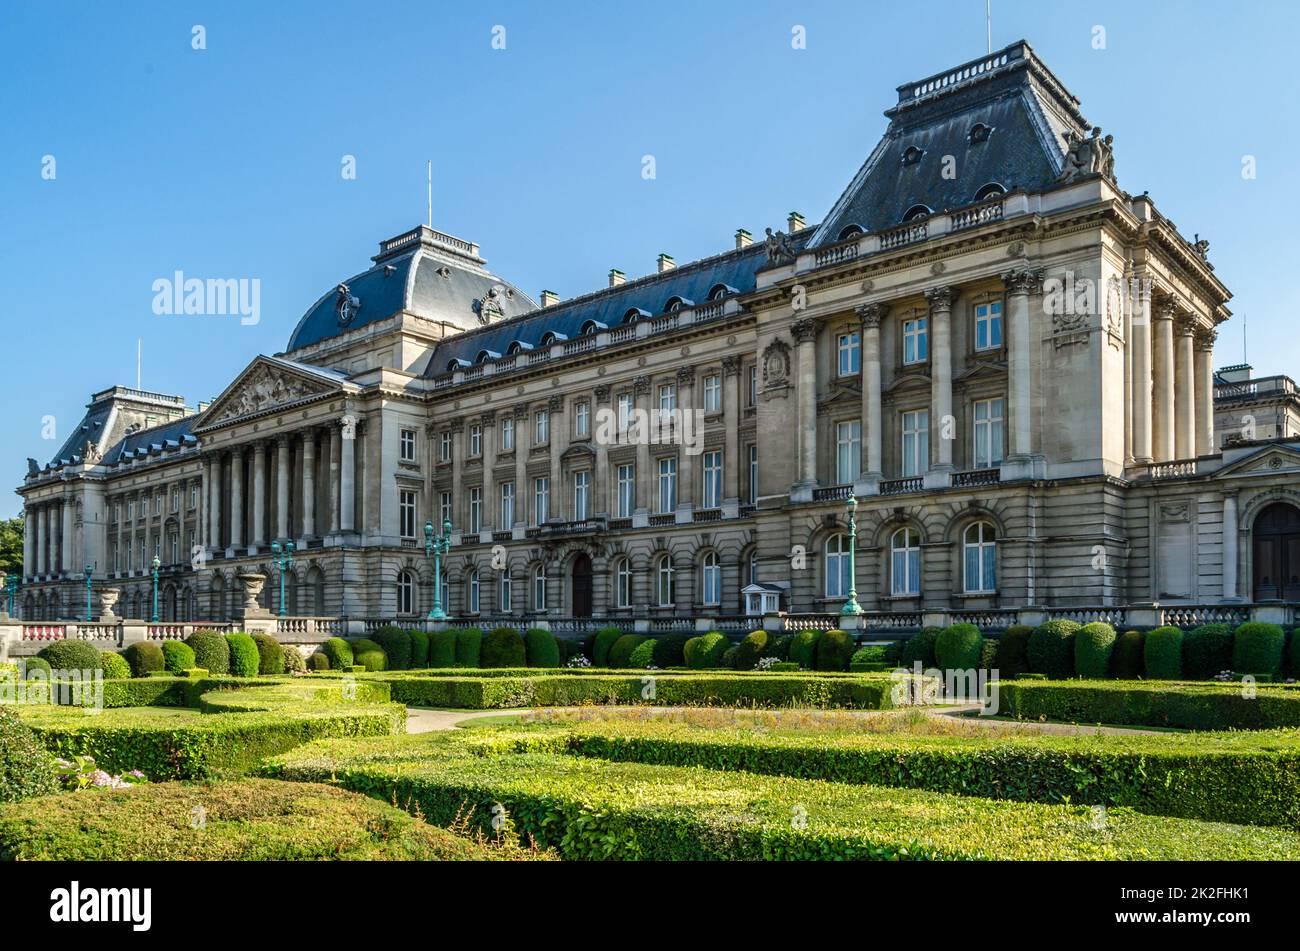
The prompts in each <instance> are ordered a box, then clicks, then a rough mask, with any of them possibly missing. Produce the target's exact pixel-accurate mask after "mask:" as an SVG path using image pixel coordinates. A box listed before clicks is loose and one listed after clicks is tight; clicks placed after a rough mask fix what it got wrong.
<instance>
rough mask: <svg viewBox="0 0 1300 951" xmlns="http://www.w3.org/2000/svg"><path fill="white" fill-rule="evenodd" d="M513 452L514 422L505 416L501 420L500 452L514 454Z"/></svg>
mask: <svg viewBox="0 0 1300 951" xmlns="http://www.w3.org/2000/svg"><path fill="white" fill-rule="evenodd" d="M514 450H515V421H514V419H513V418H512V417H509V416H506V417H504V418H503V419H502V420H501V451H502V452H514Z"/></svg>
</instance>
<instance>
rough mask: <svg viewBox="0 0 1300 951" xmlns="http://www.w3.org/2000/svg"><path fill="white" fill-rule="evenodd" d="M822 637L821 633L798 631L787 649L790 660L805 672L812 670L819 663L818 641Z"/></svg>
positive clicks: (791, 638)
mask: <svg viewBox="0 0 1300 951" xmlns="http://www.w3.org/2000/svg"><path fill="white" fill-rule="evenodd" d="M821 635H822V632H821V631H797V632H796V633H795V634H793V635H792V636H791V637H790V646H789V647H788V648H787V650H788V655H789V657H790V659H791V660H792V661H794V662H795V663H796V664H798V665H799V666H800V667H802V668H803V669H804V670H812V669H813V664H815V663H816V662H817V640H818V638H820V637H821Z"/></svg>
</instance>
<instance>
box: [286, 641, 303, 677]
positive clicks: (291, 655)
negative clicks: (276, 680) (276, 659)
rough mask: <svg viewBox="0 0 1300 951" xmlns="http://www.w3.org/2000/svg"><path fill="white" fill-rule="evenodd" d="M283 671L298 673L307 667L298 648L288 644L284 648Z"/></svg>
mask: <svg viewBox="0 0 1300 951" xmlns="http://www.w3.org/2000/svg"><path fill="white" fill-rule="evenodd" d="M283 653H284V672H285V673H286V674H300V673H302V672H303V671H304V670H306V669H307V664H306V662H304V661H303V659H302V652H301V651H299V650H298V648H296V647H294V646H292V645H290V646H289V647H286V648H284V651H283Z"/></svg>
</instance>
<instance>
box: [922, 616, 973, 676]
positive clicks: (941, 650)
mask: <svg viewBox="0 0 1300 951" xmlns="http://www.w3.org/2000/svg"><path fill="white" fill-rule="evenodd" d="M983 644H984V638H983V637H981V636H980V629H979V628H978V627H976V626H975V625H974V624H953V625H950V626H948V627H945V628H944V629H943V630H942V631H940V632H939V636H938V637H936V638H935V639H934V659H935V664H936V666H937V667H938V668H939V669H940V670H974V669H977V668H978V667H979V665H980V655H981V648H982V647H983Z"/></svg>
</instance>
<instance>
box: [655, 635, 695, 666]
mask: <svg viewBox="0 0 1300 951" xmlns="http://www.w3.org/2000/svg"><path fill="white" fill-rule="evenodd" d="M690 639H691V636H690V635H689V634H665V635H663V636H662V637H657V638H655V645H654V647H653V648H652V650H653V651H654V665H655V666H656V667H660V668H665V667H685V666H686V642H687V641H689V640H690Z"/></svg>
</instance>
